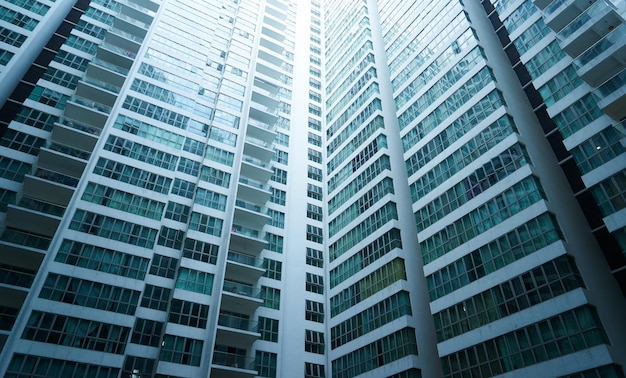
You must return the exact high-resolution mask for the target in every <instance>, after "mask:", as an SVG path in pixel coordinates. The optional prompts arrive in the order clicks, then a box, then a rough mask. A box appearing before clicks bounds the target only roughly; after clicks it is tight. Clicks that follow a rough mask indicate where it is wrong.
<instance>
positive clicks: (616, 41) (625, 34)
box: [573, 25, 626, 69]
mask: <svg viewBox="0 0 626 378" xmlns="http://www.w3.org/2000/svg"><path fill="white" fill-rule="evenodd" d="M625 43H626V27H625V26H624V25H620V26H618V27H617V28H616V29H615V30H613V32H611V33H609V34H607V35H606V36H605V37H604V38H602V39H601V40H600V41H598V42H597V43H596V44H595V45H593V46H592V47H590V48H589V49H588V50H587V51H585V52H584V53H582V54H581V55H580V56H579V57H578V58H577V59H575V60H574V62H573V63H574V67H576V68H577V69H580V68H582V67H584V66H585V65H586V64H588V63H589V62H591V61H592V60H594V59H596V58H597V57H599V56H600V55H602V54H604V53H605V52H607V51H609V50H610V49H612V48H614V47H616V46H623V45H624V44H625Z"/></svg>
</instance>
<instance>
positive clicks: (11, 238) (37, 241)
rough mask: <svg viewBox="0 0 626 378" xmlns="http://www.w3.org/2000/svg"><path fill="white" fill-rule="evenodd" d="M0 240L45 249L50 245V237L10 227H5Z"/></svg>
mask: <svg viewBox="0 0 626 378" xmlns="http://www.w3.org/2000/svg"><path fill="white" fill-rule="evenodd" d="M0 240H2V241H5V242H8V243H13V244H19V245H23V246H26V247H30V248H36V249H41V250H44V251H45V250H47V249H48V247H49V246H50V242H51V241H52V239H51V238H47V237H44V236H40V235H35V234H31V233H28V232H24V231H19V230H15V229H11V228H7V229H6V230H4V232H3V233H2V236H0Z"/></svg>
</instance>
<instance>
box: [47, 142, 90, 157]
mask: <svg viewBox="0 0 626 378" xmlns="http://www.w3.org/2000/svg"><path fill="white" fill-rule="evenodd" d="M48 149H50V150H52V151H56V152H60V153H62V154H65V155H69V156H72V157H75V158H79V159H82V160H89V156H91V153H90V152H88V151H83V150H79V149H78V148H73V147H69V146H64V145H62V144H59V143H54V142H52V143H50V145H49V146H48Z"/></svg>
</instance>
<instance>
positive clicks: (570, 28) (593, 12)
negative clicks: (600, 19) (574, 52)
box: [557, 1, 608, 41]
mask: <svg viewBox="0 0 626 378" xmlns="http://www.w3.org/2000/svg"><path fill="white" fill-rule="evenodd" d="M607 11H608V9H607V6H606V4H604V2H602V1H596V3H595V4H593V5H592V6H591V7H589V8H587V10H586V11H585V12H584V13H582V14H581V15H580V16H578V17H577V18H576V19H574V20H573V21H572V22H570V23H569V24H568V25H567V26H566V27H564V28H563V30H561V31H560V32H559V34H558V35H557V39H558V40H559V41H564V40H566V39H567V38H568V37H569V36H571V35H572V34H574V33H576V32H577V31H579V30H581V27H582V26H583V25H584V24H585V23H587V22H588V21H589V20H591V19H593V18H594V17H596V16H598V15H601V14H604V13H606V12H607Z"/></svg>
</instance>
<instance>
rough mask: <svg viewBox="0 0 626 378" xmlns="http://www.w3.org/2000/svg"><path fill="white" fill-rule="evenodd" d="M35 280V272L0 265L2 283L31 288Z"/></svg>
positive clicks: (0, 281) (0, 280)
mask: <svg viewBox="0 0 626 378" xmlns="http://www.w3.org/2000/svg"><path fill="white" fill-rule="evenodd" d="M34 279H35V272H33V271H30V270H26V269H22V268H18V267H15V266H11V265H4V264H0V283H3V284H8V285H13V286H19V287H26V288H29V287H30V286H31V285H32V284H33V280H34Z"/></svg>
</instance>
